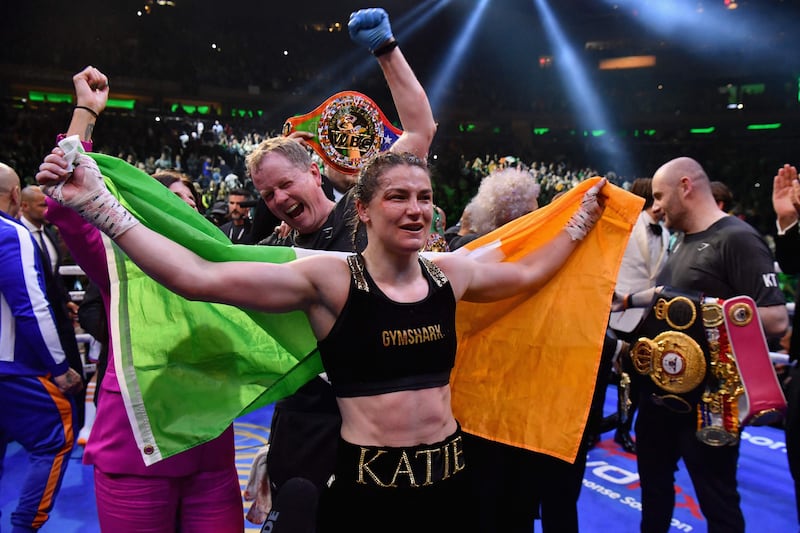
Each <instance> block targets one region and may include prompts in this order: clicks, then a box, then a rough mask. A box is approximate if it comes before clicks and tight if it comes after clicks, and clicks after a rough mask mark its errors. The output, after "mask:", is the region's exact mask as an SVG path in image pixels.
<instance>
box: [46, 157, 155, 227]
mask: <svg viewBox="0 0 800 533" xmlns="http://www.w3.org/2000/svg"><path fill="white" fill-rule="evenodd" d="M75 166H76V167H78V166H80V167H83V183H84V187H85V190H84V191H83V192H81V193H80V194H77V195H75V196H73V197H72V198H70V199H69V200H66V199H65V198H64V194H63V191H62V188H63V186H64V182H63V181H62V182H60V183H59V184H58V185H56V186H55V187H48V188H47V190H45V191H44V192H45V193H46V194H48V195H49V196H50V197H51V198H53V200H55V201H56V202H58V203H60V204H62V205H66V206H68V207H71V208H72V209H74V210H75V211H77V212H78V213H79V214H80V215H81V216H82V217H83V218H84V219H85V220H86V221H87V222H89V223H90V224H92V225H93V226H95V227H97V228H98V229H99V230H100V231H102V232H103V233H105V234H106V235H108V236H109V237H111V238H112V239H116V238H117V237H119V236H120V235H122V234H123V233H125V232H126V231H128V230H129V229H131V228H132V227H134V226H135V225H137V224H139V221H138V220H136V218H134V217H133V215H131V214H130V213H129V212H128V210H127V209H125V208H124V207H123V206H122V204H120V203H119V201H118V200H117V199H116V198H114V195H112V194H111V193H110V192H108V189H106V186H105V183H104V182H103V176H102V175H101V174H100V169H99V168H97V162H95V160H94V159H92V158H91V157H89V156H88V155H86V154H83V153H81V154H79V155H77V157H75Z"/></svg>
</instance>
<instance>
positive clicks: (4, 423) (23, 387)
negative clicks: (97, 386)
mask: <svg viewBox="0 0 800 533" xmlns="http://www.w3.org/2000/svg"><path fill="white" fill-rule="evenodd" d="M20 205H21V194H20V179H19V176H18V175H17V173H16V172H15V171H14V169H12V168H11V167H9V166H8V165H6V164H3V163H0V353H1V354H3V357H2V358H1V359H0V379H1V380H2V383H3V384H2V387H0V405H2V406H3V408H2V409H0V462H2V460H3V458H4V457H5V453H6V446H7V444H8V443H9V442H11V441H17V442H19V443H20V444H21V445H22V447H24V448H25V450H27V452H28V459H29V461H30V466H29V468H28V472H27V476H26V479H25V481H24V482H23V483H22V484H20V499H19V502H18V504H17V507H16V509H15V510H14V511H13V512H12V513H11V525H12V529H13V530H14V531H36V530H38V529H39V528H41V527H42V525H43V524H44V523H45V522H46V521H47V519H48V518H49V513H50V511H51V510H52V508H53V504H54V503H55V498H56V495H57V494H58V490H59V488H60V486H61V480H62V479H63V477H64V473H65V472H66V469H67V465H68V464H69V455H70V453H71V451H72V446H73V443H74V441H75V431H74V428H75V423H74V422H75V421H74V406H73V403H74V401H73V399H72V394H74V393H76V392H78V391H80V389H81V388H82V381H81V376H80V375H79V374H78V373H77V372H75V370H73V369H71V368H70V367H69V363H68V362H67V357H66V355H65V354H64V350H63V349H62V347H61V343H60V342H59V338H58V331H57V329H56V324H55V320H54V318H53V311H52V309H51V307H50V305H49V303H48V301H47V298H46V296H45V287H44V276H43V268H42V260H41V256H40V253H39V251H38V248H37V246H36V243H35V242H34V240H33V237H32V236H31V234H30V232H29V231H28V230H27V229H26V228H25V227H24V226H23V225H22V224H21V223H20V222H19V221H17V220H16V219H15V218H14V216H15V215H16V214H17V213H18V212H19V210H20ZM0 475H2V469H0Z"/></svg>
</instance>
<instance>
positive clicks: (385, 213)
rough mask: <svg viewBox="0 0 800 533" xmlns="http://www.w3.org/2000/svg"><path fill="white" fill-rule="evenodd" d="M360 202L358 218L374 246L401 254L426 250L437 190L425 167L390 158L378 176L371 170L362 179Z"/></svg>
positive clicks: (397, 157)
mask: <svg viewBox="0 0 800 533" xmlns="http://www.w3.org/2000/svg"><path fill="white" fill-rule="evenodd" d="M412 157H413V156H412ZM416 161H419V160H416ZM357 198H358V200H357V203H356V207H357V209H358V217H359V220H360V222H362V223H363V224H365V225H366V226H367V235H368V240H369V242H370V243H373V242H380V243H381V246H383V247H385V248H387V249H393V250H396V251H399V252H417V251H419V250H420V249H422V247H423V246H425V243H426V242H427V238H428V233H429V228H430V227H431V220H432V219H433V190H432V188H431V178H430V175H429V174H428V170H427V168H426V167H425V166H424V163H422V162H419V164H416V163H414V164H411V163H409V162H407V161H405V160H403V159H402V156H397V155H391V156H388V161H387V162H386V164H379V165H378V168H377V171H376V172H375V173H372V172H371V171H369V170H368V171H367V172H366V173H365V175H364V176H362V177H361V181H360V182H359V185H358V186H357Z"/></svg>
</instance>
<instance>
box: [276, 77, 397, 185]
mask: <svg viewBox="0 0 800 533" xmlns="http://www.w3.org/2000/svg"><path fill="white" fill-rule="evenodd" d="M293 131H306V132H310V133H313V134H314V137H313V138H312V139H310V140H308V141H307V142H308V143H309V144H310V145H311V147H312V148H313V149H314V151H315V152H317V154H319V156H320V157H321V158H322V159H323V160H324V161H325V162H326V163H327V164H329V165H330V166H332V167H333V168H335V169H336V170H338V171H339V172H343V173H345V174H358V172H359V171H360V170H361V167H362V166H363V164H364V162H366V161H367V160H369V159H370V158H371V157H372V156H374V155H375V154H378V153H380V152H384V151H386V150H388V149H389V148H390V147H391V146H392V145H393V144H394V143H395V141H397V139H399V138H400V135H402V134H403V130H401V129H399V128H396V127H394V126H393V125H392V123H391V122H389V119H387V118H386V115H384V114H383V112H382V111H381V110H380V108H379V107H378V105H377V104H376V103H375V102H374V101H372V99H371V98H370V97H368V96H366V95H364V94H361V93H359V92H356V91H343V92H340V93H336V94H334V95H333V96H331V97H330V98H328V99H327V100H325V101H324V102H322V104H320V105H319V107H317V108H316V109H314V110H313V111H311V112H310V113H306V114H305V115H297V116H294V117H291V118H288V119H286V122H285V123H284V124H283V134H284V135H289V134H290V133H291V132H293Z"/></svg>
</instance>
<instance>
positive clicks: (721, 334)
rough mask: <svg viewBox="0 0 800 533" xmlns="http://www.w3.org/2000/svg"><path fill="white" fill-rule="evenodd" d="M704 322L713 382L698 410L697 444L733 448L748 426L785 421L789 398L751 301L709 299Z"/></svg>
mask: <svg viewBox="0 0 800 533" xmlns="http://www.w3.org/2000/svg"><path fill="white" fill-rule="evenodd" d="M703 322H704V325H705V327H706V331H707V333H708V342H709V348H710V353H711V372H710V374H711V377H710V379H709V382H708V387H707V389H706V391H705V393H704V394H703V398H702V401H701V402H700V404H699V405H698V409H697V426H698V429H697V438H698V439H700V440H701V441H702V442H704V443H706V444H708V445H710V446H726V445H731V444H735V443H736V442H738V440H739V434H740V432H741V428H742V427H744V426H745V425H748V424H751V425H763V424H768V423H771V422H774V421H776V420H778V419H779V418H781V417H782V416H783V414H784V412H785V411H786V398H785V397H784V395H783V391H782V390H781V387H780V384H779V383H778V378H777V376H776V374H775V370H774V368H773V366H772V362H771V361H770V358H769V348H768V347H767V340H766V338H765V337H764V331H763V328H762V327H761V321H760V320H759V316H758V307H757V305H756V303H755V302H754V301H753V299H752V298H750V297H748V296H736V297H734V298H728V299H727V300H721V299H716V298H706V299H705V301H704V303H703Z"/></svg>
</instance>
